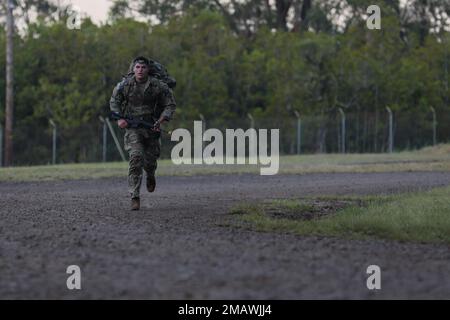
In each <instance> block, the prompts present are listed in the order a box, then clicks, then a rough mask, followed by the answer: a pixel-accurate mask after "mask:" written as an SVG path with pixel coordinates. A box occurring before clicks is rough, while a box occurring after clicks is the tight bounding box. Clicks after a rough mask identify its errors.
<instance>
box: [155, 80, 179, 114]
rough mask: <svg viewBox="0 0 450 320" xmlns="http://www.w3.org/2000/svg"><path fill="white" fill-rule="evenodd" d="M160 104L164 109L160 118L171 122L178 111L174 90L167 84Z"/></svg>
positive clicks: (162, 92) (161, 93)
mask: <svg viewBox="0 0 450 320" xmlns="http://www.w3.org/2000/svg"><path fill="white" fill-rule="evenodd" d="M158 104H159V107H160V108H161V109H163V111H162V113H161V116H160V117H164V118H165V119H166V120H167V121H169V120H171V119H172V116H173V114H174V112H175V109H176V103H175V97H174V96H173V92H172V90H171V89H170V88H169V87H168V86H167V85H166V84H165V83H164V84H163V85H162V90H161V92H160V95H159V99H158Z"/></svg>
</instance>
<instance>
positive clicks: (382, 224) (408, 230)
mask: <svg viewBox="0 0 450 320" xmlns="http://www.w3.org/2000/svg"><path fill="white" fill-rule="evenodd" d="M339 199H340V200H345V199H347V200H358V199H359V200H360V201H361V202H362V203H363V206H360V205H356V204H353V205H350V206H348V207H346V208H343V209H341V210H338V211H337V212H335V213H334V214H333V215H329V216H326V217H323V218H317V219H312V220H293V219H286V218H274V217H271V216H269V215H268V214H267V211H268V209H267V208H273V206H277V207H278V209H279V210H286V211H289V210H291V211H292V208H295V207H296V206H297V208H298V210H300V211H299V212H298V213H299V214H300V213H301V210H304V208H305V207H304V203H305V199H303V200H281V201H275V202H274V201H272V202H269V203H266V204H257V205H256V204H254V205H248V204H247V205H239V206H237V207H235V208H234V209H233V210H232V213H234V214H240V215H241V216H240V219H241V221H243V222H244V225H245V226H247V227H250V228H252V229H256V230H259V231H270V232H289V233H295V234H300V235H320V236H334V237H344V238H359V239H361V238H362V239H370V238H381V239H389V240H399V241H408V242H425V243H446V244H450V187H446V188H437V189H433V190H431V191H427V192H422V193H408V194H402V195H394V196H381V197H380V196H370V197H359V198H358V197H345V198H340V197H336V198H334V200H339ZM322 200H323V201H327V200H333V198H331V197H326V198H322Z"/></svg>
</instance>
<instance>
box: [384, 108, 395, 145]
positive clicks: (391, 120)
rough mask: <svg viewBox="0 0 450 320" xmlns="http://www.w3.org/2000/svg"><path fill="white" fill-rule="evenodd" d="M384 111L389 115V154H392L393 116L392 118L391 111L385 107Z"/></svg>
mask: <svg viewBox="0 0 450 320" xmlns="http://www.w3.org/2000/svg"><path fill="white" fill-rule="evenodd" d="M386 110H387V112H388V113H389V147H388V150H389V153H392V150H393V149H394V132H393V128H392V126H393V116H392V110H391V108H389V107H387V106H386Z"/></svg>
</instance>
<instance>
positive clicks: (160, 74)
mask: <svg viewBox="0 0 450 320" xmlns="http://www.w3.org/2000/svg"><path fill="white" fill-rule="evenodd" d="M149 62H150V65H149V75H150V76H151V77H154V78H156V79H158V80H161V81H162V82H164V83H165V84H167V85H168V86H169V88H171V89H173V88H175V86H176V85H177V81H176V80H175V79H174V78H173V77H171V76H170V75H169V73H168V72H167V69H166V67H164V66H163V65H162V64H161V63H159V62H158V61H155V60H151V59H149ZM133 67H134V62H131V64H130V67H129V69H128V73H127V75H126V76H125V77H132V76H133V74H134V73H133Z"/></svg>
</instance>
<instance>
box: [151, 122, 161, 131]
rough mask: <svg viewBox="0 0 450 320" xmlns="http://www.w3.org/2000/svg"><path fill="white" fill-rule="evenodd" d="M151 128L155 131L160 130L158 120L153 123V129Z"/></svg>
mask: <svg viewBox="0 0 450 320" xmlns="http://www.w3.org/2000/svg"><path fill="white" fill-rule="evenodd" d="M152 130H153V131H155V132H160V131H161V123H160V122H159V121H156V122H155V123H154V124H153V129H152Z"/></svg>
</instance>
